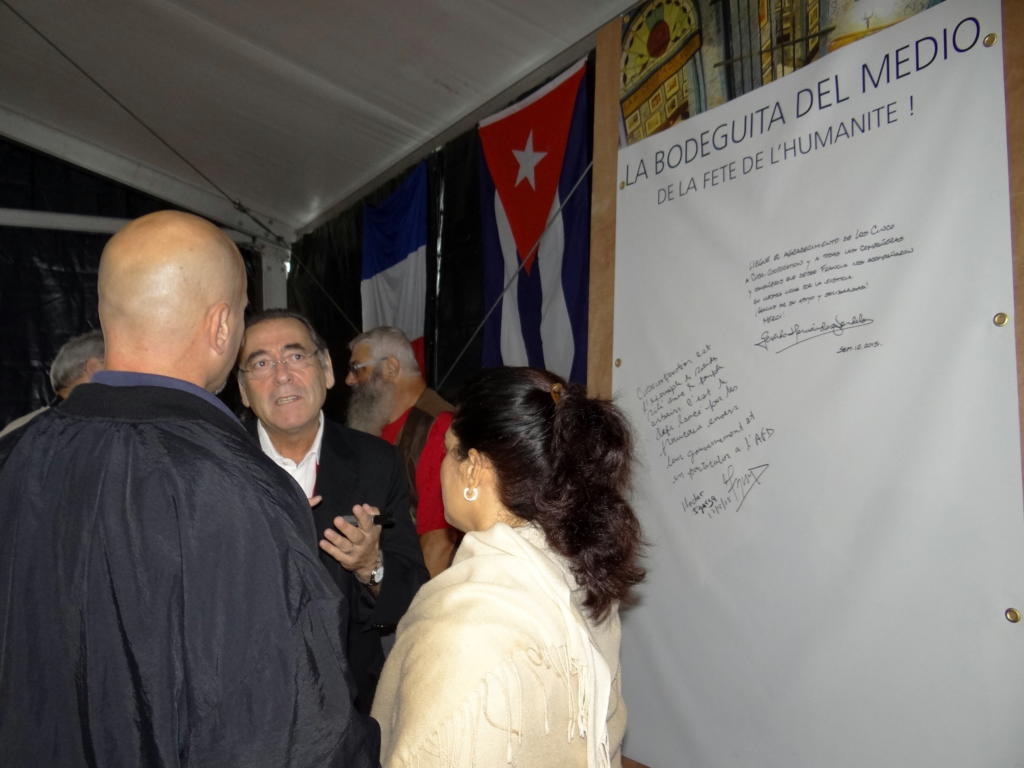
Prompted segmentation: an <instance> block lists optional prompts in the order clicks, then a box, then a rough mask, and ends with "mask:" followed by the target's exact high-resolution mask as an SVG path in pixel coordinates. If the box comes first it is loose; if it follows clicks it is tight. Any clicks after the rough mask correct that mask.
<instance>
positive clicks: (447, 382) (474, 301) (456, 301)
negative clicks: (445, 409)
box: [435, 128, 486, 400]
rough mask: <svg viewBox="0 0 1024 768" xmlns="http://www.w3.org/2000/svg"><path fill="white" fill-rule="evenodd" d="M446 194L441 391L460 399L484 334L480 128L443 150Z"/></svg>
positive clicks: (439, 348)
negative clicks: (482, 325)
mask: <svg viewBox="0 0 1024 768" xmlns="http://www.w3.org/2000/svg"><path fill="white" fill-rule="evenodd" d="M440 161H441V165H442V167H443V176H444V196H443V199H442V201H441V205H443V211H444V225H443V227H442V231H441V259H440V280H439V281H438V294H437V348H436V353H437V358H436V359H437V364H436V367H435V372H436V374H437V375H436V381H435V384H439V385H440V386H439V387H438V389H439V391H440V392H441V394H442V395H444V397H446V398H447V399H448V400H456V399H457V398H458V393H459V390H460V389H461V388H462V385H463V384H464V383H465V382H466V380H467V379H468V378H469V377H470V376H472V374H473V373H475V372H476V371H478V370H479V369H480V366H481V360H482V359H483V334H482V333H476V335H475V336H474V335H473V334H474V332H475V331H477V328H478V327H479V325H480V323H481V322H482V320H483V317H484V312H485V311H486V307H484V293H483V290H484V262H483V237H482V235H481V229H480V227H481V218H480V184H479V167H480V163H481V162H482V156H481V150H480V137H479V134H478V133H477V131H476V129H475V128H474V129H473V130H470V131H466V132H465V133H463V134H462V135H461V136H459V137H457V138H455V139H453V140H452V141H450V142H448V143H447V144H446V145H445V146H444V147H443V148H442V150H441V152H440Z"/></svg>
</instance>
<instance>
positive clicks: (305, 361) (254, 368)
mask: <svg viewBox="0 0 1024 768" xmlns="http://www.w3.org/2000/svg"><path fill="white" fill-rule="evenodd" d="M319 351H320V350H319V349H314V350H313V351H312V352H302V351H296V352H289V353H288V354H287V355H285V356H284V357H283V358H281V359H280V360H275V359H274V358H272V357H269V356H267V357H257V358H256V359H255V360H253V361H252V363H250V365H249V367H248V368H239V369H238V370H240V371H241V372H242V373H244V374H245V375H246V376H248V377H249V378H250V379H265V378H267V377H268V376H270V375H271V374H272V373H273V372H274V369H275V368H277V366H278V365H283V366H284V367H285V368H287V369H288V370H289V371H301V370H304V369H306V368H309V367H310V366H311V365H313V361H314V360H315V359H316V355H317V353H318V352H319Z"/></svg>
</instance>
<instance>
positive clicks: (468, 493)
mask: <svg viewBox="0 0 1024 768" xmlns="http://www.w3.org/2000/svg"><path fill="white" fill-rule="evenodd" d="M479 495H480V489H478V488H470V487H469V486H466V487H465V488H463V489H462V498H464V499H465V500H466V501H476V497H477V496H479Z"/></svg>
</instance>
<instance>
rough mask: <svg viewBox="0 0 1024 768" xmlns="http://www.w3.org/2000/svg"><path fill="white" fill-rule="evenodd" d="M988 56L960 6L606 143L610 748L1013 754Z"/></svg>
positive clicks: (996, 143) (1014, 591) (869, 756)
mask: <svg viewBox="0 0 1024 768" xmlns="http://www.w3.org/2000/svg"><path fill="white" fill-rule="evenodd" d="M989 35H992V36H993V37H989V38H987V37H986V36H989ZM1003 44H1004V41H1003V40H1002V39H1001V28H1000V4H999V2H998V0H979V1H977V2H975V1H974V0H970V1H969V2H968V1H967V0H947V1H946V2H944V3H942V4H941V5H938V6H936V7H934V8H932V9H930V10H928V11H925V12H922V13H921V14H919V15H917V16H915V17H913V18H911V19H909V20H907V21H904V22H902V23H900V24H897V25H895V26H893V27H890V28H888V29H886V30H884V31H882V32H879V33H877V34H875V35H874V36H872V37H870V38H866V39H865V40H863V41H861V42H859V43H856V44H854V45H851V46H848V47H846V48H843V49H841V50H839V51H837V52H835V53H832V54H830V55H829V56H827V57H825V58H824V59H822V60H820V61H818V62H817V63H815V64H813V65H811V66H808V67H806V68H804V69H802V70H799V71H798V72H796V73H794V74H792V75H790V76H788V77H786V78H784V79H782V80H780V81H777V82H775V83H772V84H770V85H768V86H765V87H763V88H761V89H759V90H756V91H754V92H752V93H749V94H747V95H746V96H744V97H742V98H739V99H736V100H734V101H732V102H729V103H727V104H725V105H723V106H721V107H718V108H716V109H713V110H711V111H709V112H706V113H704V114H701V115H699V116H697V117H695V118H693V119H690V120H687V121H685V122H683V123H681V124H679V125H677V126H676V127H674V128H673V129H671V130H669V131H666V132H664V133H661V134H658V135H656V136H654V137H652V138H650V139H647V140H645V141H643V142H641V143H639V144H636V145H634V146H632V147H630V148H628V149H626V150H623V151H622V152H621V153H620V156H619V179H620V182H621V183H622V186H621V189H620V192H619V199H618V231H617V235H616V242H617V256H616V264H617V267H616V277H615V289H616V300H615V357H617V358H620V359H621V361H622V362H621V367H617V368H616V369H615V391H616V397H617V399H618V402H619V403H620V404H621V405H622V406H623V407H625V408H626V410H627V411H628V412H629V414H630V417H631V419H632V421H633V423H634V425H635V427H636V431H637V437H638V443H639V446H640V451H641V458H642V465H643V466H642V469H641V471H640V473H639V474H638V477H637V489H636V504H637V509H638V512H639V514H640V516H641V519H642V520H643V523H644V526H645V532H646V536H647V539H648V540H649V541H650V542H651V548H650V551H649V555H650V557H649V560H648V567H649V573H648V581H647V583H646V584H645V585H644V586H643V587H642V589H641V590H640V595H641V602H640V604H639V605H638V606H637V607H635V608H633V609H631V610H629V611H627V612H626V614H625V635H624V640H623V659H624V683H625V693H626V701H627V704H628V705H629V708H630V723H629V730H628V735H627V745H626V747H627V748H626V754H628V755H630V756H632V757H634V758H636V759H639V760H642V761H644V762H646V763H649V764H651V765H652V766H657V767H658V768H670V767H674V766H693V767H695V768H704V767H717V766H723V767H724V766H730V768H733V767H736V766H749V768H770V767H772V766H777V767H778V768H800V767H806V768H826V767H827V768H841V767H845V766H849V768H863V767H864V766H885V767H888V766H925V765H928V766H950V767H952V766H956V767H957V768H962V767H963V766H972V768H976V767H978V766H993V767H995V766H1000V767H1003V768H1005V767H1007V766H1021V765H1024V725H1022V723H1024V721H1022V718H1024V623H1019V624H1013V623H1011V622H1009V621H1008V620H1007V618H1006V613H1005V612H1006V611H1007V609H1008V608H1012V607H1016V608H1018V609H1020V610H1021V611H1022V612H1024V507H1022V490H1021V461H1020V449H1019V436H1018V419H1017V390H1016V368H1015V357H1014V335H1013V323H1012V318H1011V321H1010V322H1009V323H1008V324H1006V325H1004V326H1000V325H998V324H997V323H996V322H995V321H994V318H995V317H996V315H997V314H998V313H1000V312H1005V313H1007V314H1009V313H1011V312H1012V310H1013V297H1012V293H1011V290H1012V282H1011V281H1012V274H1011V250H1010V234H1009V233H1010V227H1009V199H1008V182H1007V156H1006V130H1005V112H1004V92H1003V72H1002V57H1003V51H1002V46H1003Z"/></svg>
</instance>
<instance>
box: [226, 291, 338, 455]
mask: <svg viewBox="0 0 1024 768" xmlns="http://www.w3.org/2000/svg"><path fill="white" fill-rule="evenodd" d="M333 386H334V368H333V367H332V365H331V355H330V353H329V352H328V351H327V348H326V346H325V345H324V343H323V339H321V338H320V335H319V334H318V333H317V332H316V330H315V329H314V328H313V326H312V325H310V323H309V321H308V320H307V319H306V318H305V317H303V316H302V315H300V314H298V313H296V312H290V311H288V310H283V309H270V310H267V311H265V312H261V313H259V314H257V315H254V316H252V317H251V318H249V321H248V323H247V324H246V328H245V337H244V338H243V340H242V348H241V350H240V351H239V355H238V388H239V391H240V392H241V395H242V403H243V404H245V405H246V406H248V407H249V408H251V409H252V411H253V413H254V414H256V418H258V419H259V420H260V422H261V423H262V424H263V428H264V429H266V430H267V432H268V433H269V434H270V436H271V437H272V438H273V437H275V436H298V435H304V434H307V433H309V432H310V431H314V432H315V430H316V429H317V427H318V425H319V418H320V409H321V408H322V407H323V404H324V400H326V398H327V390H328V389H330V388H331V387H333Z"/></svg>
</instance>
